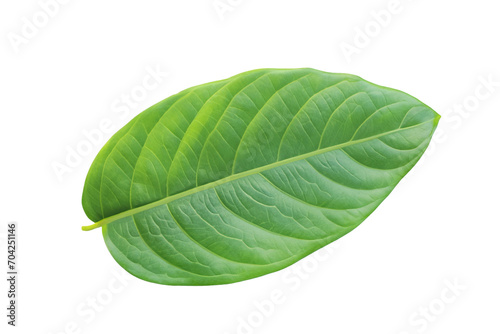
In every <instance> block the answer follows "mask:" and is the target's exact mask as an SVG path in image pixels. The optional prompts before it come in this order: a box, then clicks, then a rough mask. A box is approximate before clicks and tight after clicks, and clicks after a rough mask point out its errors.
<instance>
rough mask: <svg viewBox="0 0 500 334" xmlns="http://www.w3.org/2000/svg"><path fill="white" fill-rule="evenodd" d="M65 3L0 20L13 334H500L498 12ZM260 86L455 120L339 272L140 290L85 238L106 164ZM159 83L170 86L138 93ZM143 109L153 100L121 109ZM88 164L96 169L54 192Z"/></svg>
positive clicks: (421, 0)
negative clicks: (313, 74) (363, 88)
mask: <svg viewBox="0 0 500 334" xmlns="http://www.w3.org/2000/svg"><path fill="white" fill-rule="evenodd" d="M46 2H50V1H49V0H42V3H46ZM62 2H63V1H62V0H60V4H59V5H58V8H55V7H54V6H52V7H50V8H49V11H52V16H51V17H48V16H47V15H46V14H43V11H42V7H41V5H40V3H39V2H38V1H35V0H29V1H28V0H23V1H2V4H1V5H0V22H1V23H0V25H1V37H2V39H1V42H0V47H1V61H0V85H1V86H0V88H1V99H0V110H1V115H2V120H1V122H0V126H1V128H0V135H1V140H0V143H1V144H0V145H1V153H2V158H1V164H0V169H1V170H0V180H1V183H0V185H1V193H0V196H1V197H0V203H1V211H0V222H1V226H2V227H1V231H0V232H1V234H0V236H1V237H2V238H1V243H2V245H1V254H0V263H2V265H1V267H2V272H5V271H6V268H5V265H4V263H5V262H4V261H6V257H7V255H6V247H5V232H6V224H7V223H8V222H10V221H15V222H18V223H19V238H20V241H19V242H20V248H19V249H20V250H19V254H18V256H19V271H20V279H19V287H18V288H19V300H18V303H19V308H20V309H19V318H18V327H17V328H14V329H13V328H10V326H7V325H6V324H5V323H6V317H5V315H4V314H5V313H6V311H5V307H4V306H6V303H7V298H6V291H7V287H6V285H5V280H4V279H2V284H0V287H1V289H2V290H1V291H0V295H1V296H2V297H1V301H0V304H1V305H2V307H1V308H2V310H4V311H2V314H1V316H0V319H2V320H1V321H2V324H1V325H0V326H1V328H2V330H1V332H2V333H5V331H4V329H5V328H8V333H43V334H49V333H53V334H55V333H96V334H99V333H110V332H111V333H143V332H147V333H178V334H183V333H209V334H212V333H213V334H215V333H220V334H223V333H228V334H233V333H262V334H264V333H273V334H274V333H332V334H333V333H343V334H361V333H363V334H364V333H371V334H378V333H381V334H382V333H383V334H403V333H405V334H414V333H424V332H425V333H429V334H431V333H458V334H461V333H485V334H489V333H500V322H499V321H498V314H499V313H500V302H499V300H500V286H499V284H500V266H499V265H500V262H499V255H500V243H499V242H498V238H499V234H500V227H499V223H498V222H499V219H498V208H499V196H498V189H499V187H500V181H499V177H498V168H499V162H500V161H499V158H498V157H499V149H498V147H499V145H498V144H499V141H498V133H499V130H498V126H499V124H500V114H499V110H498V108H499V106H500V71H499V59H500V44H499V43H498V33H499V31H500V20H499V19H498V13H499V9H500V8H499V7H498V4H497V3H496V2H494V1H492V0H475V1H451V0H450V1H431V0H418V1H417V0H414V1H410V0H401V1H400V2H399V5H397V6H395V5H393V4H391V1H390V0H376V1H374V0H359V1H348V0H337V1H327V0H323V1H320V0H308V1H297V0H279V1H264V0H252V1H250V0H222V1H220V3H219V6H221V7H220V8H225V10H224V9H222V10H223V12H221V11H219V12H218V11H217V10H216V9H215V7H214V2H213V0H203V1H201V0H196V1H152V0H143V1H125V0H109V1H97V0H87V1H77V0H72V1H67V0H66V2H67V3H65V4H62ZM224 4H225V5H226V7H224ZM227 6H229V7H227ZM46 10H47V9H46ZM389 10H391V11H392V13H391V14H390V16H388V15H387V12H388V11H389ZM374 13H379V15H378V18H379V21H377V20H376V19H375V16H377V15H376V14H374ZM380 13H382V14H384V13H385V14H386V15H382V14H380ZM47 17H48V19H47V20H44V18H47ZM30 22H31V23H30ZM30 24H35V30H33V27H31V28H32V29H31V30H30V29H29V25H30ZM37 26H38V27H37ZM366 30H368V34H369V35H368V36H363V35H364V34H365V33H360V31H366ZM354 48H355V52H356V53H353V54H351V55H349V54H348V53H346V52H345V50H347V49H349V50H350V51H351V52H354V51H353V50H354ZM343 50H344V51H343ZM262 67H313V68H317V69H321V70H325V71H330V72H346V73H353V74H356V75H359V76H361V77H363V78H365V79H367V80H369V81H372V82H375V83H378V84H381V85H385V86H390V87H394V88H397V89H400V90H403V91H405V92H407V93H410V94H411V95H413V96H415V97H417V98H419V99H421V100H422V101H424V102H425V103H427V104H428V105H430V106H431V107H433V108H434V109H435V110H436V111H437V112H438V113H440V114H441V115H442V116H443V118H442V120H441V123H440V125H439V130H438V132H437V133H436V135H435V137H434V140H433V143H432V144H431V147H430V149H429V151H428V153H427V154H426V156H425V158H424V160H422V161H421V162H420V163H419V164H418V165H417V166H416V167H415V168H414V169H413V170H412V171H411V173H410V174H409V175H408V176H407V177H406V178H405V179H404V180H403V181H402V182H401V183H400V185H399V186H398V187H397V189H396V190H395V191H394V192H393V193H392V194H391V195H390V197H389V198H388V199H387V200H386V201H385V202H384V203H383V204H382V205H381V206H380V207H379V208H378V209H377V210H376V211H375V213H374V214H372V215H371V216H370V217H369V218H368V219H367V220H366V221H365V222H364V223H363V224H362V225H361V226H360V227H359V228H357V229H356V230H355V231H354V232H352V233H351V234H349V235H348V236H346V237H344V238H343V239H342V240H340V241H339V242H338V243H335V245H337V246H336V247H335V248H329V249H331V250H332V252H330V253H328V252H326V251H322V252H320V253H319V254H316V255H312V256H310V257H308V258H306V259H305V260H303V261H301V262H299V263H298V264H296V265H294V266H293V267H292V269H290V270H293V271H290V270H284V271H281V272H277V273H274V274H271V275H267V276H265V277H261V278H257V279H253V280H250V281H246V282H242V283H236V284H231V285H226V286H212V287H172V286H161V285H156V284H152V283H147V282H144V281H141V280H139V279H136V278H134V277H132V276H130V275H128V274H127V273H126V272H125V271H124V270H123V269H121V268H120V267H119V265H118V264H116V262H115V261H114V260H113V258H112V257H111V255H110V254H109V252H108V251H107V249H106V247H105V245H104V242H103V240H102V237H101V234H100V231H99V230H95V231H91V232H82V231H81V230H80V226H81V225H87V224H89V223H90V221H89V220H88V219H87V218H86V216H85V214H84V213H83V210H82V208H81V203H80V201H81V193H82V188H83V184H84V179H85V176H86V172H87V170H88V168H89V166H90V164H91V163H92V160H93V158H94V157H95V155H96V154H97V152H98V150H99V149H100V148H101V147H102V145H103V144H104V142H105V140H107V139H108V138H109V137H110V136H111V135H112V134H113V133H114V132H115V131H116V130H118V129H119V128H120V127H122V126H123V125H124V124H126V122H127V121H128V120H130V119H131V118H132V117H133V116H134V115H136V114H138V113H139V112H141V111H142V110H144V109H146V108H147V107H148V106H150V105H152V104H154V103H156V102H158V101H160V100H162V99H164V98H166V97H168V96H170V95H172V94H174V93H176V92H178V91H180V90H182V89H184V88H187V87H190V86H192V85H195V84H200V83H205V82H208V81H213V80H218V79H223V78H226V77H229V76H231V75H234V74H237V73H240V72H242V71H245V70H251V69H255V68H262ZM154 70H160V71H161V72H168V75H163V74H162V75H161V76H160V77H159V78H158V84H156V85H155V84H154V82H153V81H151V80H150V81H149V83H150V85H149V86H148V87H149V89H148V90H146V89H144V88H141V85H142V83H143V80H145V79H147V80H149V79H148V78H149V77H148V75H149V74H148V71H154ZM488 80H490V81H492V82H493V83H494V84H489V85H485V84H484V82H485V81H488ZM152 85H153V86H155V87H151V86H152ZM488 89H489V90H488ZM133 92H135V96H136V97H137V96H139V95H140V94H139V93H140V92H142V93H145V94H143V96H140V98H139V100H140V101H135V102H134V101H132V102H134V103H135V104H133V107H129V108H128V109H127V108H125V109H123V106H124V104H123V102H122V101H121V99H122V98H123V96H124V95H123V94H128V95H130V94H131V93H133ZM138 94H139V95H138ZM119 106H121V107H122V109H120V110H122V113H116V110H117V108H118V107H119ZM125 112H127V113H126V114H125ZM103 120H105V121H104V122H105V123H106V122H107V123H109V124H108V125H110V126H111V127H112V131H107V133H103V132H102V131H101V130H99V126H100V124H101V122H102V121H103ZM85 131H86V132H90V133H93V134H94V139H95V142H96V143H95V144H92V145H91V146H90V147H89V145H88V141H87V139H86V137H85V135H84V132H85ZM96 131H98V132H99V133H100V134H101V135H102V138H99V137H100V136H101V135H99V134H98V133H97V132H96ZM77 148H80V149H82V148H87V150H88V152H86V153H87V154H86V155H83V156H81V157H80V159H79V161H75V160H73V161H72V164H71V165H72V166H71V167H69V166H68V167H67V170H65V172H64V174H63V175H62V176H61V175H59V177H58V174H57V173H56V172H55V171H54V166H60V165H63V164H64V165H67V163H66V159H67V158H68V154H69V153H68V152H70V151H72V150H76V149H77ZM73 158H74V157H73ZM76 160H78V159H76ZM58 164H60V165H58ZM116 276H119V277H122V280H124V281H117V280H116V278H115V277H116ZM2 277H4V276H3V274H2ZM450 284H451V285H453V284H458V285H459V288H458V290H457V291H455V292H453V291H452V290H449V288H448V286H449V285H450ZM443 293H444V295H443ZM276 294H281V295H282V297H281V298H280V300H279V302H278V303H276V302H274V304H273V305H272V306H271V305H270V303H271V302H269V301H268V300H269V299H270V297H271V295H276ZM443 298H444V299H443ZM92 300H97V301H96V304H95V305H94V307H95V308H96V309H93V308H92V305H91V304H92ZM256 303H257V304H259V305H265V307H266V310H264V311H262V310H259V307H257V306H256ZM425 312H428V313H429V314H428V315H427V317H425V316H424V315H423V314H424V313H425ZM431 319H432V320H431Z"/></svg>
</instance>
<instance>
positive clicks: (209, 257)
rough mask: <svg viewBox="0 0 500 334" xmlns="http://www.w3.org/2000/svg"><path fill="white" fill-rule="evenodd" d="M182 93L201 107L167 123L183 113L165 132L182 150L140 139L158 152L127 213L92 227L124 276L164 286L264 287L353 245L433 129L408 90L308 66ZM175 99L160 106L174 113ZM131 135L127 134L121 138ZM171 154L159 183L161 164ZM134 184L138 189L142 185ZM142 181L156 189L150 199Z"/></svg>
mask: <svg viewBox="0 0 500 334" xmlns="http://www.w3.org/2000/svg"><path fill="white" fill-rule="evenodd" d="M283 74H286V75H283ZM259 89H260V90H259ZM180 94H183V95H182V97H179V96H177V97H176V98H175V99H176V101H178V100H180V99H184V101H185V102H186V105H185V107H187V104H190V105H191V107H193V110H192V111H188V113H190V115H191V116H187V118H186V116H185V115H183V113H186V111H185V109H171V108H170V107H169V108H168V109H167V110H166V111H165V110H164V111H163V115H162V116H161V119H165V115H166V114H167V113H168V114H170V115H174V116H176V117H177V118H173V121H172V118H171V119H170V121H171V122H172V123H169V124H175V125H178V128H177V129H174V128H173V127H172V125H170V129H171V131H172V133H173V132H174V130H177V132H178V133H177V139H178V142H176V143H177V144H176V145H168V143H169V142H168V141H165V139H164V137H161V136H162V134H163V131H160V130H156V137H148V136H146V137H147V138H146V140H145V141H144V143H145V142H147V141H148V140H149V142H150V143H152V145H149V147H148V149H149V150H150V151H152V152H153V153H157V152H158V155H157V154H155V157H154V158H151V157H149V158H143V160H142V161H143V163H142V164H139V165H137V166H138V168H137V166H135V167H136V168H134V170H133V172H132V178H131V179H130V180H129V181H130V182H125V183H124V184H125V186H127V185H128V183H130V188H129V189H130V195H129V203H128V207H127V205H123V203H117V201H118V202H119V201H120V198H118V197H117V201H113V200H110V203H111V205H112V206H114V211H113V210H109V209H108V210H104V209H103V207H102V206H101V210H102V216H103V218H102V219H99V220H97V221H99V222H98V223H97V224H94V225H95V226H103V234H104V239H105V241H106V244H107V246H108V248H109V250H110V252H111V253H112V255H113V256H114V257H115V259H116V260H117V261H118V262H119V263H120V264H121V265H122V266H123V267H124V268H125V269H127V270H129V271H130V272H131V273H132V274H134V275H136V276H138V277H140V278H142V279H146V280H148V281H152V282H157V283H162V284H184V285H191V284H193V285H205V284H224V283H231V282H236V281H240V280H244V279H249V278H253V277H257V276H260V275H263V274H267V273H270V272H273V271H276V270H279V269H282V268H284V267H286V266H288V265H290V264H291V263H294V262H295V261H297V260H298V259H300V258H302V257H304V256H306V255H308V254H310V253H311V252H312V251H314V250H317V249H319V248H321V247H323V246H324V245H326V244H328V243H329V242H332V241H333V240H336V239H338V238H339V237H341V236H343V235H345V234H346V233H348V232H349V231H351V230H352V229H354V228H355V227H356V226H358V225H359V224H360V223H361V222H362V221H363V220H364V219H365V218H366V217H367V216H368V215H369V214H370V213H371V212H372V211H373V210H375V208H376V207H377V206H378V205H380V203H381V202H382V201H383V200H384V199H385V198H386V197H387V196H388V195H389V193H390V192H391V191H392V189H394V187H395V186H396V184H397V183H398V182H399V181H400V180H401V178H402V177H403V176H404V175H405V174H406V173H407V172H408V171H409V170H410V169H411V168H412V167H413V165H414V164H415V163H416V162H417V161H418V159H419V158H420V156H421V155H422V154H423V152H424V150H425V148H426V147H427V145H428V143H429V141H430V138H431V136H432V133H433V132H434V130H435V127H436V125H437V121H438V120H439V115H437V114H436V113H435V112H434V111H432V109H430V108H428V107H427V106H425V105H424V104H423V103H421V102H420V101H418V100H416V99H414V98H412V97H411V96H409V95H406V94H404V93H402V92H399V91H394V90H391V89H387V88H383V87H380V86H376V85H373V84H371V83H368V82H366V81H364V80H362V79H360V78H358V77H355V76H349V75H343V74H342V75H337V74H330V73H326V72H319V71H316V70H311V69H299V70H268V69H266V70H256V71H251V72H247V73H243V74H240V75H238V76H235V77H233V78H230V79H226V80H222V81H218V82H215V83H210V84H205V85H201V86H197V87H193V88H191V89H189V90H188V92H185V93H180ZM248 94H251V95H248ZM174 97H175V96H174ZM169 99H170V98H169ZM169 99H167V100H165V101H167V102H164V103H165V104H166V105H168V104H169V103H170V104H171V105H175V104H176V103H177V102H174V101H168V100H169ZM172 100H174V99H172ZM187 102H189V103H187ZM179 105H180V103H177V106H179ZM148 110H149V109H148ZM148 110H146V111H145V112H144V113H146V114H154V115H156V114H155V113H154V110H153V111H148ZM169 110H173V111H170V112H169ZM144 113H143V114H144ZM157 114H158V115H160V114H161V112H157ZM158 115H156V116H158ZM238 116H239V117H240V118H239V119H238ZM151 117H152V116H151ZM181 117H185V121H183V122H179V121H178V120H179V119H181ZM135 122H137V121H135ZM153 123H154V122H153ZM157 124H158V122H157V123H156V124H154V125H152V123H151V122H149V123H148V124H147V125H146V127H147V126H149V127H150V128H151V126H152V127H153V129H154V128H157V129H158V127H157ZM165 127H167V125H166V126H165ZM152 131H153V130H152ZM135 133H138V134H139V133H140V132H139V131H137V132H135ZM143 133H144V132H143ZM129 135H130V127H129V128H128V129H127V131H126V132H125V131H122V133H121V136H122V137H127V136H129ZM113 138H114V137H113ZM141 138H142V139H144V137H141ZM150 138H154V139H150ZM171 138H173V137H171ZM231 138H232V139H231ZM238 138H239V140H237V139H238ZM137 141H138V142H140V140H137ZM110 143H111V144H110V146H111V145H115V146H116V140H114V141H113V139H112V140H111V141H110ZM166 143H167V144H166ZM107 145H108V144H107ZM154 145H156V146H154ZM146 146H148V145H143V147H141V149H140V152H142V151H143V149H144V147H146ZM113 147H114V146H113ZM124 147H125V146H124ZM129 148H130V147H129ZM162 150H163V151H162ZM103 152H105V153H104V154H103V155H102V156H98V157H97V158H96V161H97V166H98V167H99V168H100V167H102V160H103V159H108V158H109V148H107V147H106V146H105V148H103ZM106 152H108V155H106ZM173 152H174V153H173ZM252 152H253V154H254V156H253V157H252V156H251V154H252ZM161 154H163V155H161ZM172 154H173V156H174V157H173V158H171V159H170V160H171V163H170V165H168V166H166V165H163V169H164V173H163V174H161V172H158V170H160V169H159V168H158V167H155V164H154V163H155V162H157V163H162V162H161V161H160V160H161V158H160V157H165V156H167V155H170V156H171V155H172ZM100 155H101V153H100ZM140 156H141V153H139V157H140ZM111 159H112V160H114V159H116V157H115V158H111ZM155 159H156V160H155ZM138 160H139V159H138ZM118 161H120V160H118ZM238 161H240V163H238ZM95 163H96V162H95ZM147 163H148V164H149V165H148V164H147ZM117 165H118V164H117ZM195 166H196V168H195ZM101 169H102V168H101ZM91 170H92V168H91ZM98 170H100V169H98ZM112 171H113V170H112V169H111V170H108V171H107V174H108V175H113V174H112V173H111V172H112ZM102 173H103V174H106V171H105V170H104V171H102ZM203 173H205V174H203ZM123 174H126V172H124V173H123ZM90 175H91V173H90V172H89V176H90ZM92 175H94V176H93V177H91V178H92V180H90V181H89V179H87V181H89V182H90V184H92V183H95V180H94V179H97V177H96V176H95V175H96V173H93V174H92ZM134 175H140V176H139V177H138V178H139V179H142V180H143V181H142V183H137V184H136V185H135V187H134ZM200 175H201V176H200ZM101 181H102V178H101ZM162 181H165V182H164V183H165V184H163V183H162ZM148 182H149V183H154V182H156V183H157V184H155V185H154V186H153V187H149V188H151V190H150V189H149V188H148ZM169 184H172V185H171V186H170V185H169ZM89 187H90V186H89ZM122 187H124V186H123V185H122ZM161 187H163V188H161ZM169 187H172V188H171V189H174V190H172V193H170V191H169V190H168V188H169ZM86 188H87V182H86ZM94 192H95V191H94ZM85 193H86V190H85V189H84V208H85V207H86V206H90V208H88V207H87V208H86V209H85V211H86V213H87V211H88V212H90V213H91V214H89V213H87V215H88V216H89V218H91V219H92V220H94V219H95V218H96V217H98V215H96V214H95V212H97V211H98V208H99V204H100V203H97V202H96V201H95V200H92V196H90V195H88V196H87V199H88V200H87V201H85ZM134 193H135V194H136V195H134ZM100 196H101V198H102V193H101V194H100ZM133 196H136V197H137V198H138V200H137V201H135V202H134V201H132V198H133ZM94 197H95V196H94ZM122 197H123V198H125V196H122ZM89 198H90V199H89ZM123 198H122V202H124V199H123ZM116 211H118V213H117V214H115V215H113V214H109V212H116ZM105 212H108V215H107V216H106V215H105V214H104V213H105ZM93 218H94V219H93ZM94 221H96V220H94ZM111 222H112V223H111ZM110 223H111V224H110ZM144 263H146V264H147V265H148V266H149V267H148V269H146V268H145V267H144ZM152 263H155V265H154V266H153V267H151V264H152ZM140 264H142V265H143V266H142V267H141V265H140Z"/></svg>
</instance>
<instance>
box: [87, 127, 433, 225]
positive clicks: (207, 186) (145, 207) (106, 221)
mask: <svg viewBox="0 0 500 334" xmlns="http://www.w3.org/2000/svg"><path fill="white" fill-rule="evenodd" d="M430 122H435V119H430V120H428V121H425V122H422V123H419V124H415V125H412V126H409V127H404V128H401V127H400V128H397V129H395V130H391V131H388V132H384V133H380V134H377V135H374V136H371V137H366V138H363V139H358V140H350V141H347V142H345V143H342V144H338V145H333V146H329V147H325V148H322V149H319V150H315V151H311V152H308V153H304V154H301V155H297V156H295V157H291V158H288V159H284V160H280V161H276V162H273V163H271V164H268V165H264V166H261V167H257V168H254V169H250V170H247V171H244V172H241V173H238V174H232V175H229V176H227V177H225V178H223V179H220V180H216V181H213V182H210V183H207V184H204V185H201V186H197V187H194V188H191V189H188V190H186V191H183V192H181V193H178V194H175V195H172V196H167V197H165V198H162V199H160V200H157V201H155V202H151V203H149V204H145V205H142V206H139V207H137V208H133V209H129V210H127V211H123V212H120V213H118V214H116V215H113V216H109V217H106V218H104V219H101V220H100V221H98V222H97V223H95V224H92V225H88V226H82V230H84V231H90V230H93V229H96V228H99V227H102V226H104V225H106V224H109V223H111V222H113V221H116V220H119V219H122V218H125V217H129V216H133V215H135V214H137V213H140V212H143V211H146V210H149V209H152V208H155V207H158V206H161V205H165V204H168V203H170V202H173V201H175V200H178V199H180V198H183V197H186V196H189V195H192V194H195V193H197V192H201V191H204V190H207V189H211V188H215V187H217V186H219V185H222V184H225V183H228V182H231V181H235V180H238V179H241V178H244V177H247V176H251V175H255V174H259V173H261V172H264V171H267V170H270V169H273V168H276V167H280V166H283V165H286V164H289V163H293V162H295V161H299V160H303V159H307V158H310V157H313V156H316V155H320V154H323V153H327V152H331V151H334V150H338V149H342V148H344V147H348V146H352V145H356V144H361V143H364V142H367V141H370V140H374V139H378V138H380V137H383V136H387V135H390V134H393V133H396V132H398V131H403V130H407V129H411V128H416V127H419V126H421V125H424V124H427V123H430Z"/></svg>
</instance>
